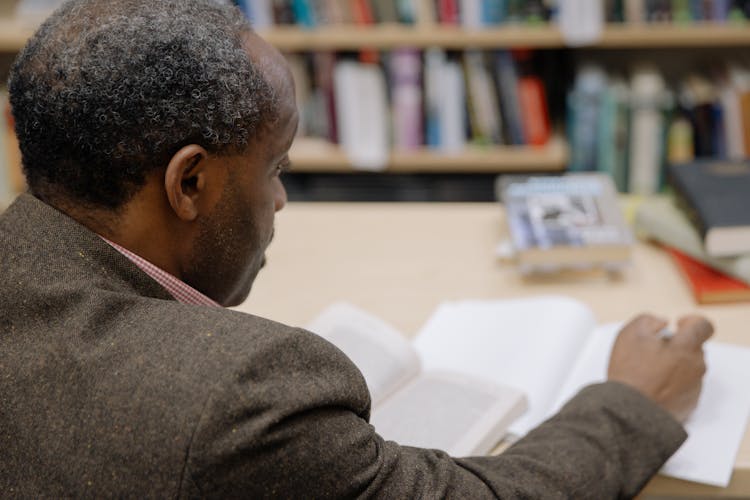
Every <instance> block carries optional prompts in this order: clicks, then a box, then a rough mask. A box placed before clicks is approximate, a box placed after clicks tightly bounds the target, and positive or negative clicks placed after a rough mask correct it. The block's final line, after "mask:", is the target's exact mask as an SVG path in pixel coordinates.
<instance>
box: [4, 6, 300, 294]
mask: <svg viewBox="0 0 750 500" xmlns="http://www.w3.org/2000/svg"><path fill="white" fill-rule="evenodd" d="M9 88H10V95H11V105H12V108H13V113H14V115H15V118H16V129H17V133H18V136H19V142H20V145H21V150H22V153H23V162H24V171H25V173H26V177H27V181H28V184H29V187H30V189H31V191H32V193H33V194H34V195H36V196H37V197H39V198H40V199H42V200H44V201H46V202H48V203H50V204H51V205H53V206H56V207H58V208H59V209H61V210H63V211H65V212H67V213H69V214H70V215H71V216H73V217H74V218H76V219H78V220H79V221H81V222H83V223H84V224H86V225H88V226H89V227H91V228H92V229H94V230H95V231H98V232H99V233H100V234H103V235H104V236H107V237H108V238H111V239H113V240H115V241H117V242H118V243H121V244H123V245H124V246H126V247H127V248H130V249H131V250H133V251H135V252H136V253H139V254H141V255H142V256H143V257H145V258H148V259H149V260H152V261H153V262H154V263H155V264H157V265H159V266H160V267H162V268H164V269H166V270H167V271H169V272H171V273H172V274H175V275H176V276H178V277H179V278H181V279H183V280H184V281H186V282H187V283H188V284H190V285H192V286H194V287H195V288H197V289H198V290H200V291H202V292H204V293H206V294H207V295H209V296H210V297H212V298H214V299H215V300H217V301H219V302H220V303H222V304H226V305H230V304H236V303H238V302H239V301H241V300H242V299H244V298H245V296H246V295H247V293H248V292H249V289H250V285H251V283H252V280H253V279H254V277H255V275H256V273H257V272H258V270H259V269H260V267H261V265H262V261H263V253H264V251H265V248H266V247H267V245H268V243H269V242H270V238H271V235H272V232H273V213H274V211H275V210H278V209H280V208H281V207H282V206H283V205H284V203H285V201H286V194H285V192H284V190H283V187H282V185H281V182H280V180H279V178H278V174H279V168H278V167H279V166H283V164H284V163H286V162H287V161H288V160H287V156H286V153H287V151H288V148H289V146H290V145H291V141H292V138H293V136H294V133H295V130H296V123H297V114H296V107H295V104H294V89H293V83H292V81H291V77H290V75H289V72H288V69H287V67H286V65H285V63H284V60H283V58H282V57H281V56H280V54H279V53H278V52H277V51H275V50H274V49H272V48H271V47H270V46H268V45H267V44H266V43H265V42H263V41H262V40H261V39H260V38H258V37H257V36H256V35H254V34H253V33H252V32H251V30H250V28H249V26H248V25H247V23H246V22H245V21H244V19H243V18H242V16H241V14H240V12H239V11H238V10H237V9H235V8H232V7H227V6H223V5H221V4H219V3H218V2H216V1H215V0H159V1H153V0H118V1H117V2H111V1H108V0H72V1H70V2H68V3H66V4H65V5H64V6H63V7H61V8H60V9H59V10H58V11H57V12H56V13H55V14H53V16H52V17H51V18H50V19H48V20H47V21H46V22H45V23H44V24H43V25H42V27H41V28H40V29H39V31H38V32H37V34H35V35H34V37H32V39H31V40H30V41H29V43H28V45H27V46H26V48H25V49H24V50H23V51H22V52H21V53H20V54H19V57H18V59H17V61H16V62H15V64H14V65H13V68H12V70H11V77H10V82H9Z"/></svg>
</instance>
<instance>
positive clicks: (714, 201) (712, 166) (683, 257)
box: [635, 160, 750, 304]
mask: <svg viewBox="0 0 750 500" xmlns="http://www.w3.org/2000/svg"><path fill="white" fill-rule="evenodd" d="M669 178H670V182H671V184H672V185H673V187H674V191H675V195H674V196H673V197H661V198H651V199H647V200H645V201H644V202H643V203H642V204H641V205H640V206H639V208H638V210H637V213H636V221H635V228H636V232H637V233H639V234H640V235H642V236H644V237H646V238H649V239H652V240H655V241H657V242H658V243H660V244H662V245H664V246H665V247H667V249H668V250H669V252H670V253H671V255H672V256H673V259H674V261H675V264H676V265H677V267H678V268H679V269H680V271H681V272H682V273H683V275H684V276H685V277H686V280H687V283H688V284H689V286H690V287H691V290H692V291H693V294H694V296H695V299H696V301H697V302H698V303H702V304H705V303H714V302H731V301H738V300H750V197H748V193H750V161H747V160H746V161H721V160H713V161H700V162H693V163H686V164H679V165H673V166H671V167H670V168H669Z"/></svg>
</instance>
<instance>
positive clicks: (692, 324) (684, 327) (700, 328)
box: [672, 315, 714, 349]
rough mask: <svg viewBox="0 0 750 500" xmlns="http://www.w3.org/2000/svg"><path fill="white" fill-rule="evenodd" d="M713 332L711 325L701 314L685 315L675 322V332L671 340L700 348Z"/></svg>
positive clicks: (689, 346)
mask: <svg viewBox="0 0 750 500" xmlns="http://www.w3.org/2000/svg"><path fill="white" fill-rule="evenodd" d="M713 333H714V327H713V325H712V324H711V322H710V321H708V320H707V319H706V318H704V317H703V316H695V315H694V316H685V317H682V318H680V319H679V321H678V322H677V332H676V333H675V335H674V337H673V338H672V342H674V343H675V344H681V345H684V346H686V347H688V348H690V349H700V348H701V346H703V343H704V342H705V341H706V340H708V339H709V338H711V335H713Z"/></svg>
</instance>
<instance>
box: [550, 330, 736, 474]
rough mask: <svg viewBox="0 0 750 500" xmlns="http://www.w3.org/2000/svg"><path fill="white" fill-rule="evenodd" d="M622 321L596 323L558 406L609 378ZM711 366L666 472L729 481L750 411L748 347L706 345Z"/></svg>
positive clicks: (562, 392) (707, 357)
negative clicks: (680, 442) (608, 370)
mask: <svg viewBox="0 0 750 500" xmlns="http://www.w3.org/2000/svg"><path fill="white" fill-rule="evenodd" d="M621 326H622V325H621V324H609V325H603V326H601V327H599V328H597V329H596V331H595V332H594V334H593V335H592V336H591V338H590V342H589V344H588V345H587V346H586V349H585V351H584V352H582V353H581V359H580V360H579V362H578V364H577V365H576V367H575V368H574V369H573V370H572V371H571V374H570V377H569V379H568V380H566V382H565V385H564V387H563V389H562V390H561V392H560V397H559V399H558V402H557V404H556V409H557V408H560V407H561V406H562V405H563V404H564V403H565V401H567V400H568V399H570V398H571V397H573V396H574V395H575V394H576V393H577V392H578V391H579V390H580V389H582V388H583V387H584V386H586V385H588V384H590V383H594V382H601V381H603V380H605V379H606V376H607V366H608V361H609V353H610V351H611V350H612V345H613V344H614V341H615V338H616V337H617V332H618V331H619V329H620V327H621ZM704 352H705V356H706V365H707V367H708V371H707V372H706V375H705V377H704V378H703V390H702V392H701V397H700V400H699V401H698V407H697V408H696V409H695V411H694V412H693V414H692V415H691V416H690V417H689V418H688V420H687V422H685V430H686V431H687V433H688V439H687V441H685V443H684V444H683V445H682V447H680V449H679V450H677V453H675V454H674V455H673V456H672V458H670V459H669V460H668V461H667V463H666V464H665V465H664V467H663V468H662V470H661V473H662V474H666V475H668V476H672V477H677V478H680V479H685V480H688V481H697V482H701V483H706V484H711V485H714V486H721V487H726V486H727V485H728V484H729V480H730V478H731V475H732V469H733V467H734V461H735V457H736V455H737V451H738V449H739V446H740V442H741V441H742V436H743V435H744V432H745V426H746V425H747V421H748V416H750V391H748V390H747V388H746V383H747V380H750V349H748V348H745V347H740V346H735V345H730V344H721V343H718V342H707V343H706V344H705V346H704Z"/></svg>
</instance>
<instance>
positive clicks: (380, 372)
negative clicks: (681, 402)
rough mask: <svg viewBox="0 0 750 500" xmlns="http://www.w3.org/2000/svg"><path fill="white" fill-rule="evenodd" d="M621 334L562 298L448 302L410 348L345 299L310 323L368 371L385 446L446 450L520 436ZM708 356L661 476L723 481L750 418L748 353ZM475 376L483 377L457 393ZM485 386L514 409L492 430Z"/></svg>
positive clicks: (598, 373) (719, 349)
mask: <svg viewBox="0 0 750 500" xmlns="http://www.w3.org/2000/svg"><path fill="white" fill-rule="evenodd" d="M540 311H544V314H541V315H540V314H539V312H540ZM620 327H621V324H620V323H612V324H606V325H598V324H597V322H596V319H595V317H594V314H593V313H592V311H591V310H590V309H588V308H587V307H586V306H585V305H583V304H581V303H580V302H577V301H575V300H573V299H569V298H566V297H559V296H544V297H535V298H527V299H517V300H463V301H453V302H445V303H443V304H441V305H440V306H439V307H438V308H437V309H436V310H435V311H434V312H433V314H432V315H431V316H430V318H429V319H428V320H427V322H426V323H425V325H424V326H423V327H422V329H421V330H420V331H419V332H418V333H417V335H416V337H415V338H414V340H413V342H409V341H408V340H406V339H405V338H404V337H403V335H402V334H400V333H398V332H397V331H396V330H395V329H393V327H390V326H388V325H387V324H385V322H383V321H382V320H380V319H378V318H376V317H374V316H372V315H370V314H369V313H366V312H364V311H362V310H360V309H358V308H356V307H354V306H351V305H348V304H337V305H334V306H331V308H329V309H327V310H326V311H325V312H323V313H322V314H321V316H319V317H318V318H317V319H315V320H313V322H312V323H311V324H310V325H309V328H310V330H311V331H313V332H316V333H318V334H320V335H321V336H323V337H324V338H326V339H328V340H329V341H331V342H332V343H333V344H335V345H337V346H338V347H339V348H340V349H341V350H342V351H343V352H344V353H346V354H347V355H348V356H349V357H350V358H351V359H352V361H353V362H354V363H355V364H356V365H357V366H358V367H359V368H360V370H361V371H362V373H363V375H364V377H365V380H366V382H367V384H368V387H370V390H371V392H372V397H373V404H374V407H373V411H372V418H371V423H372V424H373V425H374V426H375V429H376V430H377V431H378V432H379V433H380V434H381V435H382V436H383V437H384V438H385V439H394V440H397V441H399V442H401V443H403V444H414V445H419V446H424V447H429V448H442V449H447V450H448V451H450V446H451V445H452V444H453V443H456V442H462V443H468V442H469V441H476V442H482V440H483V439H484V442H483V444H482V445H481V446H480V447H479V448H478V449H485V450H487V449H490V448H491V447H492V443H491V442H492V441H494V440H495V439H497V438H499V436H500V435H501V434H502V432H498V430H499V429H502V428H507V429H508V431H509V432H510V433H512V434H514V435H517V436H520V435H524V434H526V433H527V432H529V431H530V430H531V429H533V428H534V427H536V426H537V425H539V424H541V423H542V422H543V421H544V420H545V419H547V418H548V417H550V416H551V415H553V414H554V413H555V412H556V411H558V410H559V409H560V408H561V407H562V405H563V404H564V403H565V402H566V401H567V400H569V399H570V398H571V397H573V396H574V395H575V394H576V393H577V392H578V391H579V390H580V389H582V388H583V387H584V386H586V385H588V384H591V383H596V382H601V381H604V380H605V379H606V373H607V365H608V361H609V353H610V351H611V348H612V345H613V342H614V340H615V338H616V335H617V332H618V331H619V329H620ZM539 346H544V348H541V349H540V347H539ZM705 353H706V359H707V365H708V372H707V374H706V376H705V379H704V384H703V393H702V395H701V399H700V401H699V404H698V407H697V409H696V410H695V412H694V413H693V414H692V415H691V416H690V418H689V419H688V421H687V422H686V424H685V425H686V428H687V431H688V434H689V437H688V440H687V441H686V442H685V443H684V444H683V446H682V447H681V448H680V450H678V451H677V453H676V454H675V455H674V456H673V457H672V458H671V459H670V460H669V461H668V462H667V463H666V464H665V466H664V468H663V470H662V473H664V474H667V475H670V476H674V477H678V478H681V479H687V480H691V481H699V482H704V483H708V484H713V485H717V486H726V485H727V484H728V482H729V478H730V476H731V472H732V468H733V465H734V459H735V455H736V453H737V450H738V448H739V444H740V441H741V439H742V435H743V433H744V431H745V426H746V424H747V418H748V414H750V393H749V392H748V391H747V390H746V389H745V387H744V385H745V380H747V378H748V377H750V349H747V348H743V347H738V346H731V345H726V344H720V343H718V342H709V343H707V344H706V345H705ZM433 372H437V373H440V374H441V376H440V377H438V379H437V380H435V381H434V382H429V383H427V382H425V383H418V382H415V380H416V381H419V380H420V378H421V377H425V376H428V375H426V374H428V373H433ZM447 373H452V374H454V375H446V374H447ZM458 374H460V375H458ZM415 377H416V379H415ZM467 380H475V381H477V382H470V384H469V385H468V386H463V387H464V389H461V388H460V387H462V385H461V384H463V383H464V381H467ZM478 381H482V382H478ZM474 384H476V385H474ZM487 384H490V386H493V385H497V386H498V387H500V388H501V389H499V391H500V392H498V394H501V393H502V391H507V396H505V397H507V398H508V399H507V400H506V401H505V408H506V409H507V411H506V412H505V413H502V412H498V413H502V415H500V416H498V417H497V418H499V421H498V422H499V423H498V422H496V425H494V426H493V425H492V423H491V418H490V417H489V416H488V413H487V411H482V409H484V408H492V407H493V405H495V404H499V401H497V400H493V398H492V397H489V396H488V392H490V391H487V392H484V391H486V389H485V388H486V387H487ZM503 387H504V388H505V389H502V388H503ZM404 391H405V392H404ZM457 391H458V392H457ZM461 391H465V392H461ZM477 391H480V392H483V393H484V396H480V395H477ZM519 394H525V396H526V401H527V407H526V408H525V411H523V410H524V406H523V405H522V404H521V403H520V401H523V399H522V398H521V396H520V395H519ZM501 397H502V396H501ZM389 401H391V402H390V403H389ZM425 408H428V410H425ZM498 408H500V406H498ZM470 411H474V412H475V413H476V414H477V415H479V417H473V418H472V417H469V416H467V415H466V413H469V412H470ZM482 417H484V418H482ZM477 419H478V420H477ZM479 421H482V423H481V424H480V423H478V422H479ZM481 429H484V431H482V430H481ZM490 435H491V436H492V438H491V439H490V438H489V437H488V436H490Z"/></svg>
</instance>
